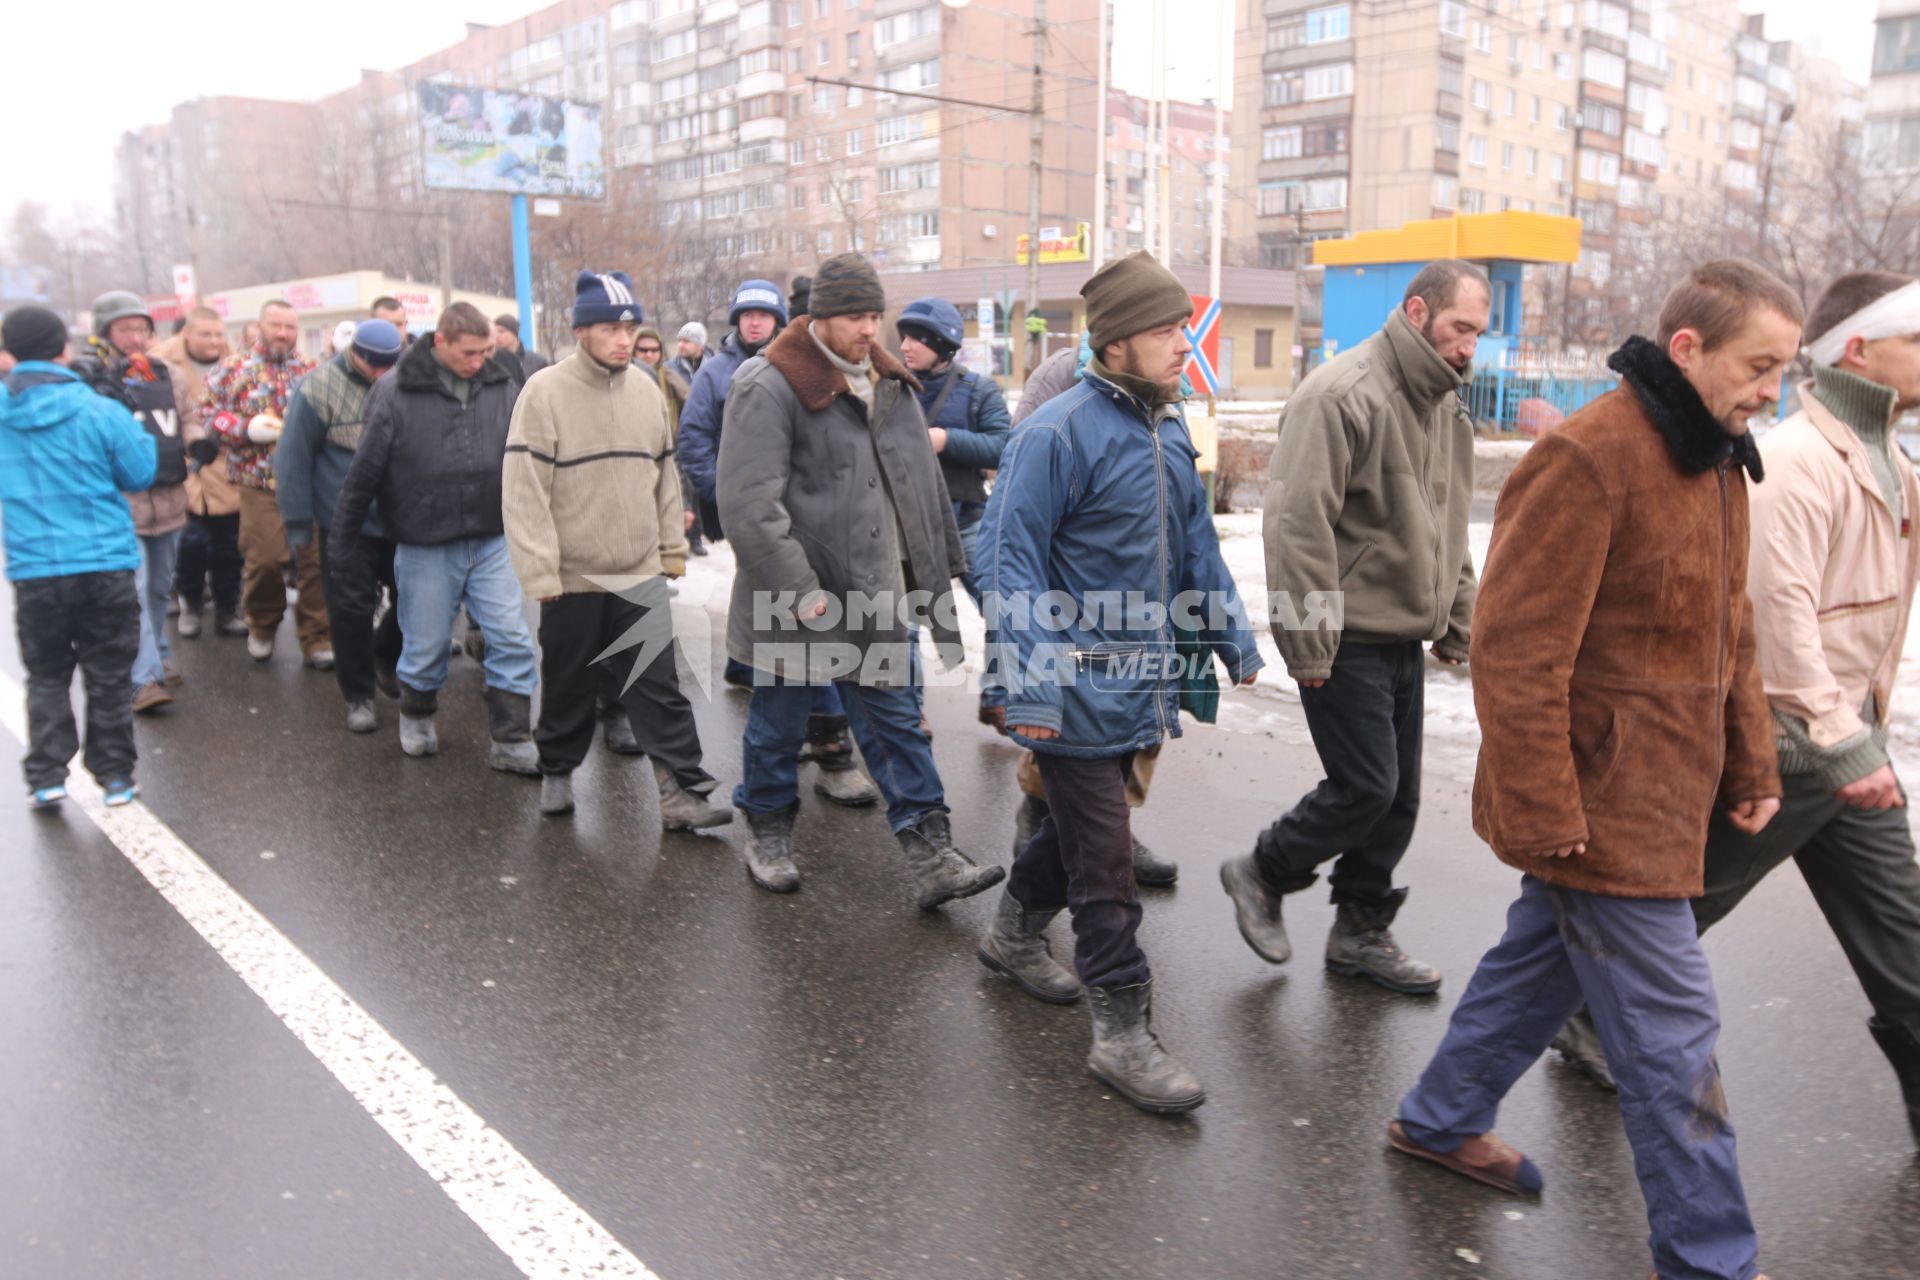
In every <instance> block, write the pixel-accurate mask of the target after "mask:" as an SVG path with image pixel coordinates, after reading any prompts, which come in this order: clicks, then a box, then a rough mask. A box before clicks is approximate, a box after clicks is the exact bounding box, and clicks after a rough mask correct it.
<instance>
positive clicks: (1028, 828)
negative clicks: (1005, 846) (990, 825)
mask: <svg viewBox="0 0 1920 1280" xmlns="http://www.w3.org/2000/svg"><path fill="white" fill-rule="evenodd" d="M1051 812H1052V810H1051V809H1049V808H1048V807H1047V802H1046V801H1045V800H1035V799H1034V798H1033V797H1032V796H1030V795H1028V794H1026V792H1024V791H1023V792H1021V793H1020V807H1019V808H1018V809H1016V810H1014V812H1013V856H1014V857H1016V858H1018V857H1019V856H1020V855H1021V854H1023V853H1025V852H1026V851H1027V846H1028V845H1030V844H1032V843H1033V837H1034V836H1035V835H1036V834H1038V833H1039V831H1040V824H1041V823H1043V822H1045V821H1046V820H1047V815H1048V814H1049V813H1051Z"/></svg>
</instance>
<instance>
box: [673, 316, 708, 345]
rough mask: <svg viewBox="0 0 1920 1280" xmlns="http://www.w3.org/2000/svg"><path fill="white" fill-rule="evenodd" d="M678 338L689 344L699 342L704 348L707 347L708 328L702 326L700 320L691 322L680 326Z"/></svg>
mask: <svg viewBox="0 0 1920 1280" xmlns="http://www.w3.org/2000/svg"><path fill="white" fill-rule="evenodd" d="M678 338H682V339H685V340H686V341H688V342H697V343H699V344H700V345H701V346H703V347H704V346H706V345H707V326H705V325H703V324H701V323H700V322H699V321H698V320H689V321H687V322H686V323H685V324H683V325H681V326H680V333H679V335H678Z"/></svg>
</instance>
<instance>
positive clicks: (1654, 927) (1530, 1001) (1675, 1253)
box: [1400, 876, 1759, 1280]
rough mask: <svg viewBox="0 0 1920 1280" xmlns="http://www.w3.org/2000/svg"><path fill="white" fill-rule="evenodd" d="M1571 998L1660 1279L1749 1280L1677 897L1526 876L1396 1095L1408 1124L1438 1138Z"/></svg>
mask: <svg viewBox="0 0 1920 1280" xmlns="http://www.w3.org/2000/svg"><path fill="white" fill-rule="evenodd" d="M1582 1001H1585V1003H1586V1005H1587V1007H1588V1008H1589V1009H1590V1010H1591V1011H1592V1013H1593V1021H1594V1025H1595V1026H1596V1027H1597V1028H1598V1029H1599V1032H1600V1040H1601V1043H1602V1044H1603V1045H1604V1046H1605V1047H1606V1051H1607V1065H1608V1067H1610V1068H1611V1069H1612V1071H1613V1076H1614V1079H1615V1080H1617V1081H1618V1082H1619V1085H1620V1116H1621V1119H1622V1121H1623V1122H1624V1123H1625V1125H1626V1129H1627V1140H1628V1142H1629V1143H1631V1144H1632V1146H1633V1164H1634V1171H1635V1173H1636V1174H1637V1175H1638V1177H1639V1179H1640V1190H1641V1192H1642V1194H1643V1195H1644V1196H1645V1197H1646V1201H1647V1221H1648V1225H1649V1226H1650V1227H1651V1228H1652V1234H1651V1237H1650V1239H1649V1243H1650V1245H1651V1246H1652V1249H1653V1260H1654V1265H1655V1267H1656V1268H1657V1270H1658V1273H1659V1276H1660V1280H1752V1277H1753V1276H1754V1275H1755V1274H1757V1272H1758V1264H1757V1255H1758V1253H1759V1241H1758V1239H1757V1238H1756V1236H1755V1235H1754V1230H1753V1218H1752V1216H1751V1215H1750V1214H1749V1213H1748V1211H1747V1196H1746V1191H1745V1189H1744V1188H1743V1187H1742V1186H1741V1184H1740V1170H1739V1166H1738V1164H1737V1163H1736V1161H1735V1159H1734V1137H1733V1126H1732V1125H1731V1124H1730V1123H1729V1122H1728V1119H1727V1102H1726V1095H1725V1094H1724V1093H1723V1092H1722V1090H1721V1087H1720V1067H1719V1064H1718V1062H1716V1061H1715V1059H1714V1056H1713V1047H1714V1042H1715V1040H1716V1039H1717V1038H1718V1036H1719V1033H1720V1012H1719V1006H1718V1004H1717V1003H1716V1001H1715V999H1714V994H1713V975H1712V974H1711V973H1710V972H1708V969H1707V958H1706V953H1705V952H1703V951H1702V950H1701V949H1700V940H1699V937H1698V936H1697V935H1696V933H1695V931H1694V921H1693V910H1692V908H1691V907H1690V906H1689V905H1688V904H1687V902H1686V901H1685V900H1683V899H1672V900H1668V899H1648V898H1612V897H1605V896H1602V895H1599V894H1592V893H1581V892H1579V891H1577V890H1572V889H1562V888H1555V887H1552V886H1549V885H1548V884H1546V883H1545V882H1544V881H1541V880H1538V879H1536V878H1534V877H1533V876H1527V877H1526V878H1525V879H1524V880H1522V881H1521V888H1520V898H1519V901H1517V902H1515V903H1514V904H1513V906H1512V908H1510V909H1509V910H1508V912H1507V932H1506V936H1505V937H1503V938H1501V939H1500V942H1499V945H1497V946H1496V947H1494V949H1493V950H1491V951H1489V952H1488V953H1487V954H1486V957H1485V958H1484V959H1482V960H1481V961H1480V967H1479V968H1478V969H1477V970H1475V971H1474V975H1473V980H1472V981H1471V982H1469V983H1468V984H1467V990H1466V994H1465V995H1463V996H1461V998H1460V1005H1459V1007H1458V1008H1456V1009H1455V1010H1454V1011H1453V1020H1452V1022H1451V1024H1450V1025H1449V1026H1448V1028H1447V1035H1446V1039H1445V1040H1443V1041H1442V1042H1441V1044H1440V1050H1439V1052H1438V1053H1436V1054H1435V1055H1434V1058H1433V1061H1432V1062H1431V1063H1429V1064H1428V1066H1427V1069H1426V1071H1425V1073H1424V1074H1422V1075H1421V1077H1420V1082H1419V1083H1418V1084H1416V1085H1415V1086H1414V1088H1413V1091H1412V1092H1411V1093H1409V1094H1408V1095H1407V1096H1406V1099H1405V1100H1404V1101H1402V1102H1401V1104H1400V1122H1401V1124H1402V1125H1403V1126H1404V1127H1405V1129H1406V1131H1407V1134H1408V1136H1410V1137H1411V1138H1413V1139H1414V1140H1415V1141H1416V1142H1419V1143H1421V1144H1422V1145H1423V1146H1427V1147H1431V1148H1433V1149H1434V1150H1437V1151H1451V1150H1453V1149H1455V1148H1456V1147H1458V1146H1459V1145H1460V1143H1461V1142H1463V1141H1465V1140H1466V1139H1467V1138H1469V1137H1471V1136H1473V1135H1475V1134H1480V1133H1486V1132H1487V1131H1489V1130H1491V1129H1492V1128H1493V1127H1494V1116H1495V1113H1496V1112H1497V1111H1498V1110H1499V1108H1500V1100H1501V1099H1502V1098H1504V1097H1505V1096H1506V1094H1507V1090H1509V1089H1510V1088H1512V1087H1513V1083H1514V1081H1516V1080H1518V1079H1519V1078H1520V1076H1521V1075H1522V1074H1523V1073H1524V1072H1525V1071H1526V1070H1527V1068H1528V1067H1530V1066H1532V1065H1533V1063H1534V1060H1535V1059H1537V1058H1538V1057H1539V1056H1540V1055H1541V1054H1542V1053H1543V1052H1545V1051H1546V1048H1547V1045H1548V1044H1549V1043H1550V1042H1551V1041H1552V1039H1553V1036H1554V1033H1555V1032H1557V1031H1559V1029H1560V1028H1561V1026H1562V1025H1564V1024H1565V1022H1566V1020H1567V1019H1568V1018H1570V1017H1572V1016H1573V1013H1574V1011H1575V1010H1576V1009H1578V1008H1579V1007H1580V1005H1581V1002H1582Z"/></svg>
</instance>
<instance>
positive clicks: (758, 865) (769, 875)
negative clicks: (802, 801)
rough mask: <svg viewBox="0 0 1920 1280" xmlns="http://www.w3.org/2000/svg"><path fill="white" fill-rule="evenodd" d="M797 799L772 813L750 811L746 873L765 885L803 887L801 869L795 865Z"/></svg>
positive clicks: (776, 888)
mask: <svg viewBox="0 0 1920 1280" xmlns="http://www.w3.org/2000/svg"><path fill="white" fill-rule="evenodd" d="M799 812H800V805H799V803H798V802H795V803H794V804H790V805H788V806H787V807H786V808H784V809H779V810H776V811H774V812H773V813H749V814H748V815H747V832H748V837H747V874H748V875H749V876H751V877H753V882H754V883H755V884H757V885H759V886H760V887H761V888H762V889H766V890H769V891H770V892H773V893H792V892H793V891H794V890H796V889H798V888H799V887H800V869H799V868H798V867H796V866H794V865H793V818H794V815H795V814H797V813H799Z"/></svg>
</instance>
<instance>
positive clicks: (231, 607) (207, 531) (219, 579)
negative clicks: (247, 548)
mask: <svg viewBox="0 0 1920 1280" xmlns="http://www.w3.org/2000/svg"><path fill="white" fill-rule="evenodd" d="M241 567H242V561H241V558H240V513H239V512H237V511H236V512H234V513H233V514H232V515H230V516H201V515H193V514H191V513H190V514H189V515H188V516H187V527H186V528H185V529H184V530H183V531H182V532H181V534H180V559H179V562H178V563H177V564H176V565H175V566H174V571H173V589H174V590H175V591H177V592H179V593H180V596H181V598H182V599H184V600H185V601H186V603H187V607H188V608H190V609H196V610H197V609H198V608H200V606H201V605H202V604H203V603H204V602H205V600H206V596H207V576H208V575H209V574H211V575H212V576H213V608H214V611H215V612H216V613H220V614H229V613H236V612H238V611H239V608H240V574H241Z"/></svg>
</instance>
